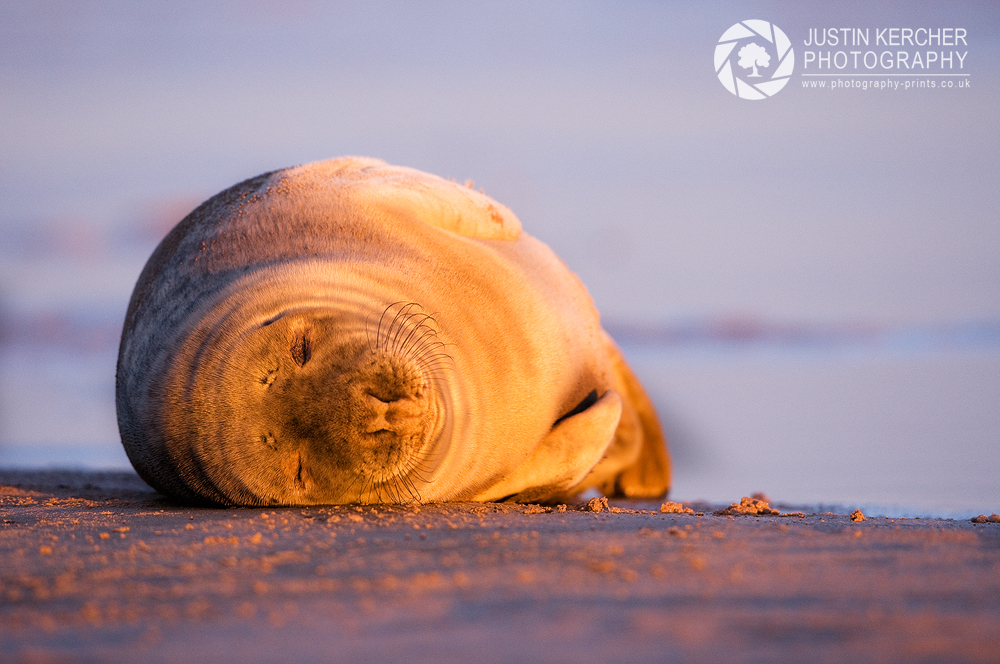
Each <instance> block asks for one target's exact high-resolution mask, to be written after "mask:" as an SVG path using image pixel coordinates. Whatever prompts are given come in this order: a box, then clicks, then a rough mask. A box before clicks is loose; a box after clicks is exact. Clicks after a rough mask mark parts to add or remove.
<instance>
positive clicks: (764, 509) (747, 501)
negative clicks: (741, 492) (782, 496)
mask: <svg viewBox="0 0 1000 664" xmlns="http://www.w3.org/2000/svg"><path fill="white" fill-rule="evenodd" d="M712 513H713V514H714V515H715V516H778V515H779V514H781V512H779V511H778V510H775V509H771V506H770V505H768V503H767V501H766V500H761V499H759V498H751V497H750V496H743V498H742V499H741V500H740V502H738V503H733V504H732V505H730V506H729V507H726V508H724V509H721V510H715V511H714V512H712Z"/></svg>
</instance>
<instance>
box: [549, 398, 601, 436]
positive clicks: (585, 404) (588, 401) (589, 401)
mask: <svg viewBox="0 0 1000 664" xmlns="http://www.w3.org/2000/svg"><path fill="white" fill-rule="evenodd" d="M595 403H597V390H591V391H590V393H589V394H587V396H585V397H584V398H583V401H581V402H580V403H578V404H576V405H575V406H573V409H572V410H571V411H569V412H568V413H566V414H565V415H563V416H562V417H560V418H559V419H558V420H556V421H555V422H553V424H552V428H553V429H554V428H556V426H558V424H559V423H560V422H562V421H563V420H565V419H566V418H567V417H573V416H574V415H576V414H578V413H582V412H583V411H585V410H587V409H588V408H590V407H591V406H593V405H594V404H595Z"/></svg>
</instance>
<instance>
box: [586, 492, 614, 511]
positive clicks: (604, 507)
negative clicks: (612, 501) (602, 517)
mask: <svg viewBox="0 0 1000 664" xmlns="http://www.w3.org/2000/svg"><path fill="white" fill-rule="evenodd" d="M584 509H585V510H586V511H587V512H610V511H611V507H610V506H609V505H608V499H607V498H605V497H604V496H601V497H600V498H591V499H590V500H588V501H587V506H586V507H585V508H584Z"/></svg>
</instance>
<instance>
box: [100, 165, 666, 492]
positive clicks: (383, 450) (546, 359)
mask: <svg viewBox="0 0 1000 664" xmlns="http://www.w3.org/2000/svg"><path fill="white" fill-rule="evenodd" d="M116 396H117V409H118V425H119V430H120V432H121V437H122V443H123V444H124V446H125V450H126V452H127V453H128V456H129V459H131V461H132V464H133V465H134V466H135V468H136V470H137V471H138V472H139V474H140V475H141V476H142V477H143V479H145V480H146V481H147V482H148V483H149V484H151V485H152V486H153V487H155V488H157V489H158V490H160V491H162V492H164V493H166V494H169V495H172V496H175V497H177V498H181V499H186V500H197V501H209V502H214V503H220V504H226V505H307V504H335V503H402V502H427V501H448V500H479V501H492V500H515V501H531V502H536V501H555V500H560V499H566V498H567V497H569V496H571V495H572V494H574V493H577V492H579V491H581V490H583V489H586V488H588V487H597V488H598V489H599V490H601V491H603V492H605V493H606V494H608V495H621V496H632V497H659V496H662V495H664V494H665V493H666V491H667V489H668V488H669V486H670V463H669V459H668V456H667V450H666V445H665V442H664V440H663V435H662V433H661V431H660V427H659V423H658V422H657V419H656V414H655V412H654V410H653V407H652V404H651V403H650V401H649V399H648V397H647V396H646V394H645V392H644V391H643V389H642V386H641V385H640V384H639V382H638V381H637V380H636V378H635V376H634V375H633V374H632V371H631V370H630V369H629V367H628V365H627V364H626V363H625V360H624V358H623V357H622V355H621V353H620V352H619V350H618V348H617V347H616V346H615V344H614V342H613V341H612V340H611V338H610V337H609V336H608V335H607V334H606V333H605V332H604V331H603V330H602V329H601V327H600V322H599V317H598V314H597V311H596V310H595V309H594V306H593V303H592V302H591V299H590V296H589V295H588V294H587V291H586V289H585V288H584V287H583V285H582V284H581V283H580V281H579V280H578V279H577V277H576V276H575V275H574V274H573V273H572V272H570V271H569V270H568V269H567V268H566V266H565V265H564V264H563V263H562V262H561V261H560V260H559V259H558V258H557V257H556V256H555V255H554V254H553V253H552V251H551V250H549V248H548V247H546V246H545V245H544V244H542V243H541V242H539V241H538V240H536V239H535V238H533V237H531V236H529V235H527V234H526V233H524V232H522V230H521V223H520V221H518V219H517V217H515V216H514V214H513V213H512V212H511V211H510V210H508V209H507V208H506V207H504V206H503V205H501V204H499V203H497V202H496V201H494V200H492V199H491V198H489V197H488V196H486V195H484V194H481V193H478V192H475V191H473V190H472V189H470V188H468V187H463V186H461V185H458V184H455V183H454V182H449V181H446V180H443V179H441V178H438V177H436V176H433V175H429V174H426V173H422V172H419V171H415V170H412V169H407V168H399V167H394V166H389V165H387V164H385V163H383V162H380V161H377V160H373V159H362V158H343V159H334V160H330V161H324V162H317V163H314V164H307V165H305V166H298V167H295V168H289V169H285V170H281V171H274V172H271V173H265V174H264V175H260V176H258V177H256V178H252V179H250V180H247V181H245V182H242V183H240V184H238V185H236V186H234V187H232V188H230V189H227V190H226V191H224V192H222V193H220V194H218V195H216V196H214V197H213V198H211V199H209V200H208V201H206V202H205V203H203V204H202V205H201V206H199V207H198V208H197V209H196V210H195V211H194V212H192V213H191V214H189V215H188V216H187V217H186V218H185V219H183V220H182V221H181V222H180V223H179V224H178V225H177V226H176V227H175V228H174V229H173V230H172V231H171V232H170V233H169V234H168V235H167V237H166V238H164V239H163V241H162V242H161V243H160V245H159V246H158V247H157V248H156V251H154V252H153V255H152V256H151V257H150V259H149V261H148V262H147V264H146V267H145V268H144V269H143V271H142V274H141V275H140V276H139V281H138V283H137V284H136V287H135V290H134V292H133V294H132V299H131V302H130V303H129V309H128V314H127V316H126V320H125V326H124V330H123V332H122V340H121V346H120V349H119V355H118V372H117V394H116Z"/></svg>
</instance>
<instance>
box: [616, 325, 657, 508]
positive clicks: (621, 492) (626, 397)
mask: <svg viewBox="0 0 1000 664" xmlns="http://www.w3.org/2000/svg"><path fill="white" fill-rule="evenodd" d="M604 337H605V341H606V342H607V347H608V352H609V354H610V355H611V362H612V366H613V367H614V372H615V389H617V390H618V392H619V393H620V394H621V396H622V402H623V405H622V421H621V423H619V425H618V429H617V430H616V431H615V439H616V441H615V442H616V443H617V442H618V439H619V438H624V437H631V438H632V439H633V440H632V442H631V445H630V446H636V445H637V446H638V448H639V453H638V458H636V460H635V462H634V463H632V464H631V465H629V466H628V467H626V468H625V470H624V471H622V472H621V474H619V475H618V476H617V477H616V478H615V481H614V490H613V491H610V490H609V491H607V493H608V495H615V496H621V497H625V498H662V497H663V496H665V495H666V494H667V491H669V490H670V456H669V454H668V452H667V441H666V438H664V436H663V430H662V429H661V428H660V420H659V418H657V416H656V409H655V408H653V402H652V401H650V399H649V396H648V395H647V394H646V390H644V389H643V388H642V383H640V382H639V379H638V378H636V377H635V374H633V373H632V369H631V367H629V365H628V363H626V362H625V358H624V357H622V353H621V351H620V350H619V349H618V345H617V344H615V342H614V340H613V339H612V338H611V336H610V335H608V334H607V333H606V332H605V334H604ZM635 438H640V440H638V441H636V440H635ZM613 445H614V443H613Z"/></svg>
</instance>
